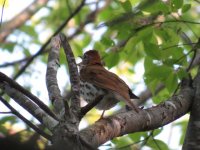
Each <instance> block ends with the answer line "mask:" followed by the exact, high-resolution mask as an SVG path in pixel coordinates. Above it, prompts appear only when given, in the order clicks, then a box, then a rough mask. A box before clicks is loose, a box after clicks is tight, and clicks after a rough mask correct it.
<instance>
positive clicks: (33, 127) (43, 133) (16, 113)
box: [0, 96, 51, 141]
mask: <svg viewBox="0 0 200 150" xmlns="http://www.w3.org/2000/svg"><path fill="white" fill-rule="evenodd" d="M0 100H1V102H2V103H3V104H4V105H5V106H6V107H8V108H9V109H10V110H11V111H12V113H13V114H15V115H16V116H17V117H18V118H20V119H21V120H22V121H24V122H25V123H26V124H27V125H28V126H29V127H31V128H32V129H33V130H34V131H36V132H37V133H38V134H40V135H41V136H43V137H44V138H46V139H48V140H50V141H51V135H49V134H47V133H45V132H44V131H43V130H41V129H40V128H38V127H37V126H36V125H34V124H33V123H32V122H30V121H29V120H28V119H26V118H25V117H24V116H22V115H21V114H20V113H19V112H18V111H17V110H16V109H14V108H13V107H12V106H11V105H10V104H9V103H8V102H7V101H6V100H5V99H4V98H2V97H1V96H0Z"/></svg>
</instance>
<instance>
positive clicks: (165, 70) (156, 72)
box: [146, 65, 173, 79]
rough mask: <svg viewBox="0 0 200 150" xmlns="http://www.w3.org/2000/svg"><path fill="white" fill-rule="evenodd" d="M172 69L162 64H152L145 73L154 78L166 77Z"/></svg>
mask: <svg viewBox="0 0 200 150" xmlns="http://www.w3.org/2000/svg"><path fill="white" fill-rule="evenodd" d="M172 71H173V69H172V68H171V67H168V66H165V65H162V66H154V67H153V68H151V69H150V70H149V71H148V72H146V74H147V75H149V76H151V77H152V78H155V79H166V78H167V77H168V76H169V74H170V73H171V72H172Z"/></svg>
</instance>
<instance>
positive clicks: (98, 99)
mask: <svg viewBox="0 0 200 150" xmlns="http://www.w3.org/2000/svg"><path fill="white" fill-rule="evenodd" d="M102 98H103V95H100V96H98V97H97V98H96V99H95V100H94V101H92V102H90V103H88V104H87V105H86V106H84V107H82V108H81V114H80V117H81V118H82V117H83V116H85V114H86V113H87V112H89V111H90V110H91V109H92V108H94V106H96V105H97V104H98V103H99V102H100V101H101V100H102Z"/></svg>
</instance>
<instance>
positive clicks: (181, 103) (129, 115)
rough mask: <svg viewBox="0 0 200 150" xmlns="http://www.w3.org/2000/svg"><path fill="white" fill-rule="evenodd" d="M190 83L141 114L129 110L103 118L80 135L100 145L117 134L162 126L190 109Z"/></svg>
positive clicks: (191, 90)
mask: <svg viewBox="0 0 200 150" xmlns="http://www.w3.org/2000/svg"><path fill="white" fill-rule="evenodd" d="M188 85H189V84H187V85H185V86H183V87H182V89H181V91H180V92H179V94H178V95H176V96H173V97H172V98H170V99H169V100H167V101H165V102H163V103H161V104H159V105H157V106H156V107H152V108H149V109H145V110H141V111H140V112H139V114H136V113H135V112H134V111H129V112H125V113H119V114H117V115H114V116H111V117H108V118H105V119H101V120H100V121H98V122H96V123H95V124H94V125H92V126H90V127H88V128H86V129H84V130H82V131H80V136H81V137H82V138H84V139H85V141H87V142H88V143H92V145H93V146H95V147H98V146H100V145H101V144H103V143H105V142H106V141H108V140H110V139H113V138H114V137H117V136H122V135H124V134H128V133H134V132H138V131H147V130H152V129H156V128H158V127H162V126H164V125H166V124H168V123H170V122H172V121H174V120H176V119H178V118H179V117H181V116H183V115H184V114H186V113H187V112H188V111H189V108H190V107H191V104H192V99H193V96H194V90H193V88H191V87H189V86H188Z"/></svg>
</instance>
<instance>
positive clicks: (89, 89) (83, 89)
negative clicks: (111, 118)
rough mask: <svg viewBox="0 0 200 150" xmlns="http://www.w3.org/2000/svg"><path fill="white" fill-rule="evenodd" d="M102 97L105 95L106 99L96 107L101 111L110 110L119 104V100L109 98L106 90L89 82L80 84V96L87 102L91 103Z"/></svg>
mask: <svg viewBox="0 0 200 150" xmlns="http://www.w3.org/2000/svg"><path fill="white" fill-rule="evenodd" d="M100 95H103V96H104V97H103V98H102V99H101V100H100V102H99V103H98V104H97V105H96V108H97V109H99V110H107V109H110V108H112V107H113V106H114V105H115V104H117V102H118V101H117V100H114V101H113V100H109V97H108V96H107V95H108V93H107V92H106V90H104V89H101V88H99V87H97V86H95V85H93V84H91V83H89V82H83V81H81V82H80V96H81V98H83V99H84V100H85V101H86V102H88V103H90V102H92V101H93V100H95V99H96V98H97V97H98V96H100Z"/></svg>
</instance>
